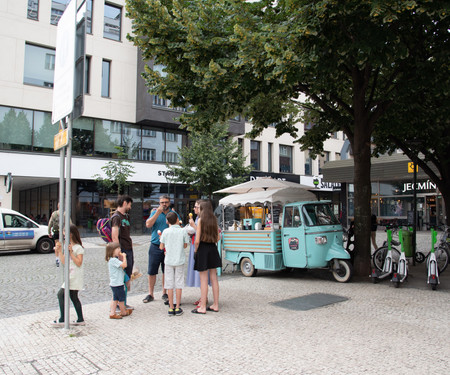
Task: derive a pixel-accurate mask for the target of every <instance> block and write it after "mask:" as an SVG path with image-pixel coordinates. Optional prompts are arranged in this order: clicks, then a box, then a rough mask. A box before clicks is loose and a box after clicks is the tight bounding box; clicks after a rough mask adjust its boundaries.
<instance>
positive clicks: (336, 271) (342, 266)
mask: <svg viewBox="0 0 450 375" xmlns="http://www.w3.org/2000/svg"><path fill="white" fill-rule="evenodd" d="M338 263H339V267H337V268H335V267H334V260H332V261H331V272H332V273H333V277H334V278H335V280H336V281H339V282H340V283H346V282H348V281H350V279H351V278H352V275H353V267H352V264H351V263H350V261H348V260H344V259H338Z"/></svg>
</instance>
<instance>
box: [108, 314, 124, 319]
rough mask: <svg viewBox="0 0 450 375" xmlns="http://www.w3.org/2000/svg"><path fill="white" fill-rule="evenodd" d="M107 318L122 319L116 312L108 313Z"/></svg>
mask: <svg viewBox="0 0 450 375" xmlns="http://www.w3.org/2000/svg"><path fill="white" fill-rule="evenodd" d="M109 319H122V316H121V315H118V314H114V315H109Z"/></svg>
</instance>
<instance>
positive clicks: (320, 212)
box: [302, 204, 339, 226]
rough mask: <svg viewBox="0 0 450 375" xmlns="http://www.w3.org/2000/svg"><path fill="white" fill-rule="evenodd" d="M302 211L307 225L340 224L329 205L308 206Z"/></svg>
mask: <svg viewBox="0 0 450 375" xmlns="http://www.w3.org/2000/svg"><path fill="white" fill-rule="evenodd" d="M302 211H303V216H304V221H305V224H306V225H308V226H315V225H336V224H339V221H338V220H337V219H336V216H334V214H333V211H331V206H330V205H329V204H306V205H304V206H303V208H302Z"/></svg>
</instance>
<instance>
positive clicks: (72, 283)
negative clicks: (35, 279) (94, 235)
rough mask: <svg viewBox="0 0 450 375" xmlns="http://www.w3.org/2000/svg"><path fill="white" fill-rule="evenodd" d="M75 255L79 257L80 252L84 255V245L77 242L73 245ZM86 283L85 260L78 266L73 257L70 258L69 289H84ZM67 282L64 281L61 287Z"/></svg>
mask: <svg viewBox="0 0 450 375" xmlns="http://www.w3.org/2000/svg"><path fill="white" fill-rule="evenodd" d="M72 250H73V255H74V256H75V257H77V256H78V255H80V254H83V255H84V248H83V246H81V245H79V244H76V245H73V246H72ZM83 283H84V260H83V263H81V266H80V267H78V266H77V265H76V264H75V263H74V261H73V260H72V259H70V264H69V289H70V290H82V289H83ZM64 284H65V283H63V285H62V287H61V288H64V287H65V286H64Z"/></svg>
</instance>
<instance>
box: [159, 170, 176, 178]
mask: <svg viewBox="0 0 450 375" xmlns="http://www.w3.org/2000/svg"><path fill="white" fill-rule="evenodd" d="M158 176H164V177H166V176H174V173H173V172H172V171H158Z"/></svg>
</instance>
